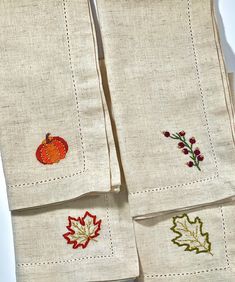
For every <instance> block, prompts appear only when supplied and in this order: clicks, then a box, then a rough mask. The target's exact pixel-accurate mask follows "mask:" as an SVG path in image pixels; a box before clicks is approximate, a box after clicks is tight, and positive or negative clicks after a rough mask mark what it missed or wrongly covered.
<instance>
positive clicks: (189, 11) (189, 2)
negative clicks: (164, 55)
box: [187, 0, 219, 174]
mask: <svg viewBox="0 0 235 282" xmlns="http://www.w3.org/2000/svg"><path fill="white" fill-rule="evenodd" d="M187 3H188V13H187V14H188V23H189V31H190V38H191V42H192V50H193V55H194V63H195V68H196V76H197V81H198V87H199V90H200V96H201V102H202V109H203V113H204V118H205V122H206V129H207V133H208V137H209V142H210V145H211V151H212V155H213V158H214V162H215V167H216V171H217V174H219V171H218V163H217V157H216V153H215V149H214V145H213V143H212V138H211V133H210V126H209V120H208V117H207V109H206V104H205V101H204V99H205V98H204V95H203V88H202V82H201V78H200V70H199V63H198V56H197V51H196V46H195V41H194V33H193V27H192V13H191V5H192V3H191V0H187Z"/></svg>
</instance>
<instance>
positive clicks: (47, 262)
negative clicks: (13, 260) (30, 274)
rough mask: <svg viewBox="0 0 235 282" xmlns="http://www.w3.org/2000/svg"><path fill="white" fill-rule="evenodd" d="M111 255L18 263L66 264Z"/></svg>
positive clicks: (38, 264)
mask: <svg viewBox="0 0 235 282" xmlns="http://www.w3.org/2000/svg"><path fill="white" fill-rule="evenodd" d="M111 257H112V255H107V256H95V257H83V258H75V259H66V260H57V261H45V262H31V263H18V264H17V267H25V266H40V265H49V264H65V263H72V262H76V261H82V260H88V259H103V258H111Z"/></svg>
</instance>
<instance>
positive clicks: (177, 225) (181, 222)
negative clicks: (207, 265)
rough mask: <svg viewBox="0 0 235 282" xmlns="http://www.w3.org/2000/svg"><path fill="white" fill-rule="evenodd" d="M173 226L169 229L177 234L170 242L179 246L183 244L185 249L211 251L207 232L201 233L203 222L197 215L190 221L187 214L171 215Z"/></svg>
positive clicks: (200, 251)
mask: <svg viewBox="0 0 235 282" xmlns="http://www.w3.org/2000/svg"><path fill="white" fill-rule="evenodd" d="M173 224H174V226H173V227H172V228H171V230H172V231H173V232H174V233H176V234H178V236H176V237H175V238H174V239H172V242H173V243H174V244H176V245H178V246H179V247H181V246H185V247H186V248H185V251H196V254H199V253H209V254H210V255H213V254H212V253H211V243H210V242H209V234H208V233H207V232H206V233H203V230H202V227H203V222H202V221H201V219H200V218H199V217H196V218H195V219H194V221H191V220H190V219H189V217H188V215H187V214H183V215H181V216H175V217H173Z"/></svg>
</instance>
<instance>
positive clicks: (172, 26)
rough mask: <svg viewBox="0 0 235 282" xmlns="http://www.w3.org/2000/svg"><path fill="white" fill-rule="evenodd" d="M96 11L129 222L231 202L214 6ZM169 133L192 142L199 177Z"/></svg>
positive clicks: (229, 144) (229, 145)
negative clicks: (199, 158)
mask: <svg viewBox="0 0 235 282" xmlns="http://www.w3.org/2000/svg"><path fill="white" fill-rule="evenodd" d="M97 4H98V13H99V18H100V26H101V31H102V35H103V45H104V54H105V60H106V66H107V75H108V80H109V87H110V93H111V97H112V109H113V116H114V119H115V122H116V127H117V135H118V140H119V146H120V152H121V159H122V164H123V169H124V173H125V179H126V185H127V188H128V192H129V203H130V210H131V215H132V216H133V217H136V218H138V217H139V218H143V217H147V216H149V215H150V216H151V215H154V214H156V213H159V212H164V211H167V210H173V209H178V208H186V207H191V206H196V205H202V204H208V203H213V202H215V201H219V200H221V199H225V198H229V197H231V196H233V195H234V187H235V186H234V173H233V171H234V164H235V162H234V161H235V160H234V157H235V154H234V140H233V130H234V129H233V126H231V119H230V112H229V110H228V109H227V104H226V102H227V101H226V98H227V97H228V96H229V95H230V94H229V89H228V85H227V81H226V80H224V77H223V75H224V72H225V70H224V66H223V64H222V62H221V60H220V55H219V54H218V52H220V46H219V45H218V42H217V40H216V32H215V29H214V20H213V17H212V1H208V0H203V1H201V0H200V1H199V0H195V1H191V0H183V1H180V0H179V1H173V0H166V1H160V0H159V1H158V0H157V1H155V0H154V1H153V0H147V1H145V0H143V1H134V0H130V1H125V0H120V1H115V2H113V1H109V0H100V1H98V3H97ZM229 106H230V107H231V104H229ZM163 131H169V132H170V133H171V134H175V133H179V132H181V131H184V132H185V138H186V141H187V142H188V143H189V139H190V138H191V137H195V140H194V141H196V143H195V144H194V145H193V146H194V147H193V148H196V147H198V148H199V149H200V152H201V153H202V154H203V157H202V158H204V159H203V161H201V162H200V170H199V169H197V168H196V167H195V166H193V167H188V166H187V165H186V163H187V162H189V161H192V160H191V159H190V154H187V155H186V154H184V153H182V152H181V149H178V148H177V145H178V142H179V140H173V139H171V138H166V137H165V136H164V135H163V134H162V132H163ZM169 176H170V177H169ZM178 195H180V197H179V196H178ZM176 199H177V200H176ZM140 202H141V205H140V204H139V203H140Z"/></svg>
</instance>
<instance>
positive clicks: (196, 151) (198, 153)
mask: <svg viewBox="0 0 235 282" xmlns="http://www.w3.org/2000/svg"><path fill="white" fill-rule="evenodd" d="M194 154H195V155H196V156H198V155H200V154H201V152H200V150H199V148H196V149H195V150H194Z"/></svg>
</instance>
